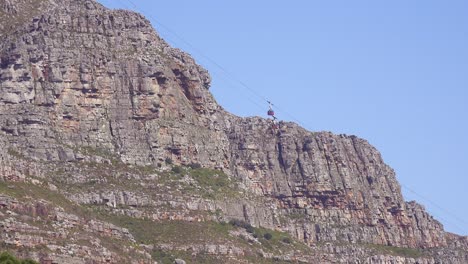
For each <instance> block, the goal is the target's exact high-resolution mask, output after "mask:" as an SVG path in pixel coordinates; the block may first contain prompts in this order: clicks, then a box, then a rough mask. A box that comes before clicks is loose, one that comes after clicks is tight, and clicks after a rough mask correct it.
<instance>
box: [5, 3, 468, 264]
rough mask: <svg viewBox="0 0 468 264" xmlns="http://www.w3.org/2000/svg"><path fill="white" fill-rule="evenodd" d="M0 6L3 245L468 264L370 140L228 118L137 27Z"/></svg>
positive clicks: (200, 73)
mask: <svg viewBox="0 0 468 264" xmlns="http://www.w3.org/2000/svg"><path fill="white" fill-rule="evenodd" d="M0 8H1V9H0V20H1V21H2V23H1V26H0V144H1V146H2V148H0V179H1V181H0V220H1V221H0V223H1V225H0V226H1V228H2V229H3V232H2V233H1V235H0V236H2V240H3V241H4V242H3V244H2V246H1V247H3V248H6V249H9V250H12V251H16V252H17V253H18V254H21V255H24V256H25V257H32V258H35V259H37V260H40V261H41V262H43V263H56V262H57V263H90V262H91V263H104V262H112V263H122V262H135V263H148V262H150V263H152V262H153V261H159V262H162V263H166V262H171V261H175V258H183V259H185V261H187V262H193V263H203V262H205V263H213V262H217V261H218V262H219V261H222V262H225V263H270V262H275V263H278V262H284V263H288V262H293V263H296V262H304V263H468V238H466V237H460V236H457V235H454V234H448V233H446V232H445V231H444V230H443V227H442V225H441V224H440V223H439V222H437V221H436V220H434V219H433V218H432V217H431V216H430V215H429V214H428V213H427V212H425V210H424V208H423V207H422V206H421V205H419V204H417V203H415V202H405V201H404V199H403V197H402V194H401V190H400V186H399V184H398V182H397V181H396V178H395V173H394V171H393V170H392V169H391V168H390V167H389V166H387V165H386V164H385V163H384V162H383V160H382V158H381V156H380V154H379V152H378V151H377V150H376V149H375V148H374V147H372V146H371V145H370V144H369V143H368V142H366V141H365V140H363V139H359V138H357V137H355V136H347V135H334V134H331V133H328V132H309V131H306V130H304V129H302V128H301V127H299V126H297V125H296V124H293V123H286V122H283V123H281V124H280V128H279V129H278V130H273V129H272V127H271V123H270V122H269V121H268V120H265V119H262V118H239V117H237V116H234V115H232V114H230V113H227V112H226V111H224V110H223V109H222V107H220V106H219V105H218V104H217V103H216V101H215V100H214V99H213V97H212V95H211V94H210V92H209V86H210V76H209V74H208V72H207V71H206V70H205V69H203V68H202V67H200V66H199V65H197V64H196V62H195V61H194V60H193V59H192V58H191V57H190V56H189V55H188V54H186V53H184V52H183V51H180V50H177V49H174V48H172V47H170V46H169V45H168V44H167V43H166V42H165V41H164V40H163V39H161V38H160V37H159V36H158V35H157V33H156V32H155V31H154V29H153V28H152V27H151V25H150V23H149V22H148V21H147V20H146V19H145V18H144V17H142V16H141V15H139V14H137V13H133V12H130V11H124V10H109V9H106V8H105V7H103V6H102V5H100V4H99V3H97V2H94V1H91V0H42V1H39V0H35V1H33V0H21V1H10V0H0ZM227 222H229V223H227ZM267 234H269V235H267ZM270 236H271V237H270ZM179 261H181V260H179Z"/></svg>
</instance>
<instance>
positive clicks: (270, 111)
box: [267, 109, 275, 116]
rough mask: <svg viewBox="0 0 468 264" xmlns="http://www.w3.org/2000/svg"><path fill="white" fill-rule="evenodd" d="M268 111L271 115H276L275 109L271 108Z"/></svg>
mask: <svg viewBox="0 0 468 264" xmlns="http://www.w3.org/2000/svg"><path fill="white" fill-rule="evenodd" d="M267 113H268V115H269V116H274V115H275V111H273V110H271V109H270V110H268V112H267Z"/></svg>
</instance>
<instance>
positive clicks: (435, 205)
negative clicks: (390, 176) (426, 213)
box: [400, 183, 468, 234]
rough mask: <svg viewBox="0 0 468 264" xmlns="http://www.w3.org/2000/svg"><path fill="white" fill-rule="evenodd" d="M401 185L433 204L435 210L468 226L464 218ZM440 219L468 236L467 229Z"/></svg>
mask: <svg viewBox="0 0 468 264" xmlns="http://www.w3.org/2000/svg"><path fill="white" fill-rule="evenodd" d="M400 185H401V186H402V187H403V188H404V189H406V190H408V191H409V192H411V193H412V194H414V195H416V196H417V197H419V198H421V199H423V200H424V201H426V202H428V203H430V204H431V205H432V206H434V207H435V208H437V209H439V210H440V211H442V212H444V213H445V214H447V215H449V216H451V217H452V218H453V219H455V220H457V221H459V222H460V223H463V224H464V225H468V223H467V222H466V221H465V220H463V219H462V218H460V217H458V216H457V215H456V214H454V213H452V212H451V211H449V210H447V209H445V208H444V207H442V206H440V205H438V204H437V203H435V202H433V201H432V200H430V199H429V198H427V197H424V196H423V195H421V194H419V193H417V192H416V191H415V190H413V189H411V188H409V187H407V186H405V185H403V184H402V183H400ZM438 217H439V218H441V219H442V220H445V221H446V222H448V223H450V224H452V225H453V226H454V227H456V228H457V229H458V230H460V231H461V232H463V233H465V234H468V233H467V230H466V229H465V228H462V227H460V226H459V225H458V224H456V223H454V222H452V221H447V219H446V218H445V219H444V218H443V217H441V216H438Z"/></svg>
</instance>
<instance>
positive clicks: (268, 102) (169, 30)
mask: <svg viewBox="0 0 468 264" xmlns="http://www.w3.org/2000/svg"><path fill="white" fill-rule="evenodd" d="M117 1H118V2H120V3H121V4H122V5H123V6H124V7H126V8H128V9H130V8H129V7H128V6H127V5H126V4H124V3H123V2H122V1H121V0H117ZM126 1H127V2H129V3H130V4H131V5H132V6H133V7H134V9H135V10H136V11H138V12H140V13H142V14H144V15H145V16H147V17H149V18H151V19H152V21H154V22H155V23H157V24H158V25H160V26H161V27H162V28H164V29H165V30H166V31H167V32H169V33H170V34H172V35H173V36H175V37H176V38H177V39H179V40H180V41H182V42H183V43H184V44H185V45H187V46H188V47H190V48H191V49H192V50H193V51H194V52H195V53H198V54H199V55H200V56H201V57H202V58H204V59H205V60H207V61H208V62H210V63H211V64H213V65H214V66H216V67H217V68H218V69H220V70H221V71H222V72H223V73H224V74H225V75H226V76H227V77H228V78H229V79H231V80H232V81H234V82H236V83H238V84H239V85H240V86H241V87H243V88H244V89H246V90H248V91H249V92H250V93H251V94H252V95H255V97H256V98H257V99H258V100H261V101H263V102H264V103H267V104H268V106H269V110H268V112H267V115H268V116H271V117H272V118H273V121H274V122H276V120H277V118H276V116H275V113H274V110H273V106H274V107H275V108H276V109H278V110H280V112H282V113H284V114H285V115H287V116H288V117H290V118H291V120H293V121H295V122H296V123H298V124H299V125H301V126H302V127H305V126H304V122H301V121H300V120H299V119H298V118H296V117H295V116H294V115H292V114H290V113H288V112H287V111H286V110H284V109H282V108H280V107H279V106H278V105H274V104H272V103H271V101H269V100H268V99H267V98H266V97H265V96H263V95H262V94H260V93H258V92H257V91H256V90H255V89H253V88H251V87H250V86H248V85H247V84H245V83H244V82H243V81H242V80H240V79H239V78H237V77H236V76H235V75H233V74H232V73H231V72H229V71H228V70H227V69H225V68H224V67H223V66H221V65H220V64H219V63H217V62H216V61H215V60H213V59H211V58H210V57H209V56H207V55H205V54H204V53H203V52H201V51H200V50H199V49H197V48H196V47H194V46H193V45H192V44H191V43H190V42H188V41H187V40H185V39H184V38H183V37H181V36H180V35H179V34H177V33H176V32H174V31H173V30H172V29H170V28H169V27H168V26H166V25H164V24H163V23H161V22H160V21H158V20H157V19H156V18H155V17H154V16H153V15H152V14H149V13H147V12H145V11H143V10H142V9H140V8H138V6H137V5H136V4H135V3H134V2H133V1H132V0H126ZM166 37H167V36H165V38H166ZM173 42H174V43H176V41H175V40H173ZM246 97H247V96H246ZM247 98H248V99H249V101H251V102H252V103H254V104H255V105H256V106H257V107H260V108H262V107H261V106H260V105H259V104H258V103H256V102H255V101H254V100H252V99H251V98H250V97H247ZM270 110H271V111H272V112H270ZM270 113H272V115H270ZM400 184H401V183H400ZM401 186H402V187H403V188H405V189H407V190H409V191H410V192H411V193H414V194H415V195H417V196H418V197H420V198H422V199H424V200H426V201H428V202H429V203H431V204H433V205H434V206H435V207H436V208H438V209H439V210H441V211H444V212H446V213H447V214H448V215H450V216H451V217H452V218H454V219H456V220H457V221H458V222H460V223H463V224H467V223H466V222H465V221H463V220H462V219H461V218H459V217H458V216H456V214H453V213H451V212H450V211H448V210H446V209H444V208H443V207H441V206H439V205H437V204H436V203H434V202H432V201H431V200H429V199H427V198H425V197H424V196H422V195H420V194H418V193H417V192H416V191H414V190H412V189H410V188H408V187H406V186H405V185H403V184H401ZM433 214H434V213H433ZM438 217H439V218H441V219H444V218H442V217H440V216H438ZM451 224H452V225H454V226H455V227H456V228H457V229H459V230H460V231H462V232H465V233H466V230H465V229H464V228H461V227H459V226H458V225H456V224H454V223H453V222H452V223H451Z"/></svg>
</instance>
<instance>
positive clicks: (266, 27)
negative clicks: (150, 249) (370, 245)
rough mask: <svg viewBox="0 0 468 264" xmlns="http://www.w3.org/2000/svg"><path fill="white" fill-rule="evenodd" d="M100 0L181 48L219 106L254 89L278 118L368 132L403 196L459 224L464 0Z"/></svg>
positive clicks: (466, 69)
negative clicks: (206, 77)
mask: <svg viewBox="0 0 468 264" xmlns="http://www.w3.org/2000/svg"><path fill="white" fill-rule="evenodd" d="M99 1H100V2H101V3H103V4H104V5H106V6H108V7H112V8H124V9H132V10H136V11H139V12H142V13H143V14H144V15H145V16H146V17H147V18H149V19H150V20H151V21H152V23H153V25H154V26H155V27H156V29H157V31H158V32H159V33H160V34H161V35H162V37H163V38H165V39H166V40H167V41H168V42H169V43H170V44H171V45H173V46H175V47H178V48H181V49H183V50H185V51H187V52H189V53H191V54H192V55H193V56H194V57H195V58H196V59H197V61H198V62H199V63H200V64H202V65H203V66H204V67H205V68H207V69H208V70H209V71H210V73H211V74H212V77H213V85H212V88H211V90H212V92H213V93H214V95H215V97H216V98H217V100H218V102H219V103H220V104H221V105H222V106H223V107H225V108H226V109H227V110H229V111H231V112H233V113H235V114H237V115H241V116H253V115H260V116H262V115H263V116H264V115H265V111H266V108H267V106H266V105H265V103H264V102H262V101H261V99H260V98H259V97H258V96H257V94H260V95H262V96H264V97H267V98H268V99H270V100H271V101H273V102H274V103H275V104H277V105H278V106H279V108H280V109H281V110H283V111H280V110H278V111H277V112H278V117H279V118H281V119H285V120H292V119H297V120H300V122H301V123H302V125H304V126H305V127H306V128H307V129H309V130H312V131H324V130H325V131H332V132H334V133H337V134H340V133H346V134H354V135H357V136H359V137H362V138H365V139H367V140H368V141H369V142H370V143H371V144H373V145H374V146H376V147H377V148H378V149H379V150H380V151H381V153H382V155H383V157H384V160H385V161H386V162H387V163H388V164H389V165H390V166H391V167H393V168H394V169H395V171H396V173H397V177H398V180H399V181H400V183H401V184H402V185H403V186H406V187H408V188H409V189H411V190H413V191H415V192H416V193H417V194H418V195H417V194H415V193H413V192H411V191H409V190H408V189H405V188H403V193H404V195H405V197H406V199H407V200H417V201H418V202H420V203H421V204H423V205H424V206H425V207H426V208H427V209H428V210H429V211H430V212H431V213H432V214H433V215H434V216H435V217H436V218H437V219H438V220H440V221H441V222H442V223H443V224H444V226H445V228H446V230H448V231H451V232H455V233H458V234H465V235H468V210H467V209H468V172H467V166H468V118H467V115H468V15H467V14H468V1H466V0H445V1H441V0H439V1H433V0H411V1H408V0H392V1H375V0H367V1H363V0H354V1H349V0H341V1H339V0H336V1H335V0H326V1H325V0H321V1H314V0H296V1H289V2H288V1H279V0H268V1H267V0H255V1H252V0H250V1H247V0H236V1H219V0H200V1H193V0H181V1H143V0H99ZM161 24H162V25H164V26H165V27H167V28H169V29H170V30H168V29H167V28H165V27H164V26H162V25H161ZM174 32H175V33H176V34H177V35H178V36H180V37H182V38H183V39H184V40H185V41H186V42H188V43H190V44H189V45H187V43H185V42H184V41H183V40H181V39H179V38H178V37H177V36H176V35H174ZM206 57H208V58H210V59H211V60H213V61H215V62H216V63H217V64H219V65H220V66H222V67H223V68H224V69H225V70H227V71H228V72H229V74H226V72H225V71H223V70H221V69H220V68H219V67H218V66H217V65H215V64H214V63H212V61H210V59H207V58H206ZM234 78H237V79H239V80H241V81H242V82H243V83H245V84H246V85H247V86H248V87H250V88H251V89H253V90H255V93H257V94H255V93H252V92H251V91H250V90H249V89H246V88H245V87H243V86H242V85H241V84H239V83H238V82H237V81H234V80H233V79H234Z"/></svg>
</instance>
